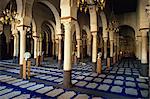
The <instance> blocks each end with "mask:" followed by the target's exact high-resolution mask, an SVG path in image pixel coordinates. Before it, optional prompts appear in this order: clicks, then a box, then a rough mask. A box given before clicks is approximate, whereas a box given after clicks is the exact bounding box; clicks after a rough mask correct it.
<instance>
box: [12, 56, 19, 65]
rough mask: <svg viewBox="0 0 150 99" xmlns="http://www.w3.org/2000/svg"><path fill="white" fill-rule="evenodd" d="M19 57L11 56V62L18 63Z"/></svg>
mask: <svg viewBox="0 0 150 99" xmlns="http://www.w3.org/2000/svg"><path fill="white" fill-rule="evenodd" d="M18 60H19V58H18V57H17V56H13V63H17V64H18V63H19V61H18Z"/></svg>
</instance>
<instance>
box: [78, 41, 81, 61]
mask: <svg viewBox="0 0 150 99" xmlns="http://www.w3.org/2000/svg"><path fill="white" fill-rule="evenodd" d="M80 41H81V40H80V39H77V61H78V62H79V60H80V51H81V49H80V45H81V44H80Z"/></svg>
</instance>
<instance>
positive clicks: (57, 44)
mask: <svg viewBox="0 0 150 99" xmlns="http://www.w3.org/2000/svg"><path fill="white" fill-rule="evenodd" d="M58 48H59V42H58V39H56V40H55V55H56V59H58Z"/></svg>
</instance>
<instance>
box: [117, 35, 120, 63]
mask: <svg viewBox="0 0 150 99" xmlns="http://www.w3.org/2000/svg"><path fill="white" fill-rule="evenodd" d="M116 36H117V37H116V39H117V49H116V50H117V51H116V56H117V58H116V60H117V61H118V60H119V54H120V52H119V50H120V49H119V44H120V43H119V33H117V34H116Z"/></svg>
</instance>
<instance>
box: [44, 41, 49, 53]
mask: <svg viewBox="0 0 150 99" xmlns="http://www.w3.org/2000/svg"><path fill="white" fill-rule="evenodd" d="M48 45H49V41H48V40H47V41H46V52H45V53H46V55H48V51H49V50H48Z"/></svg>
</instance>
